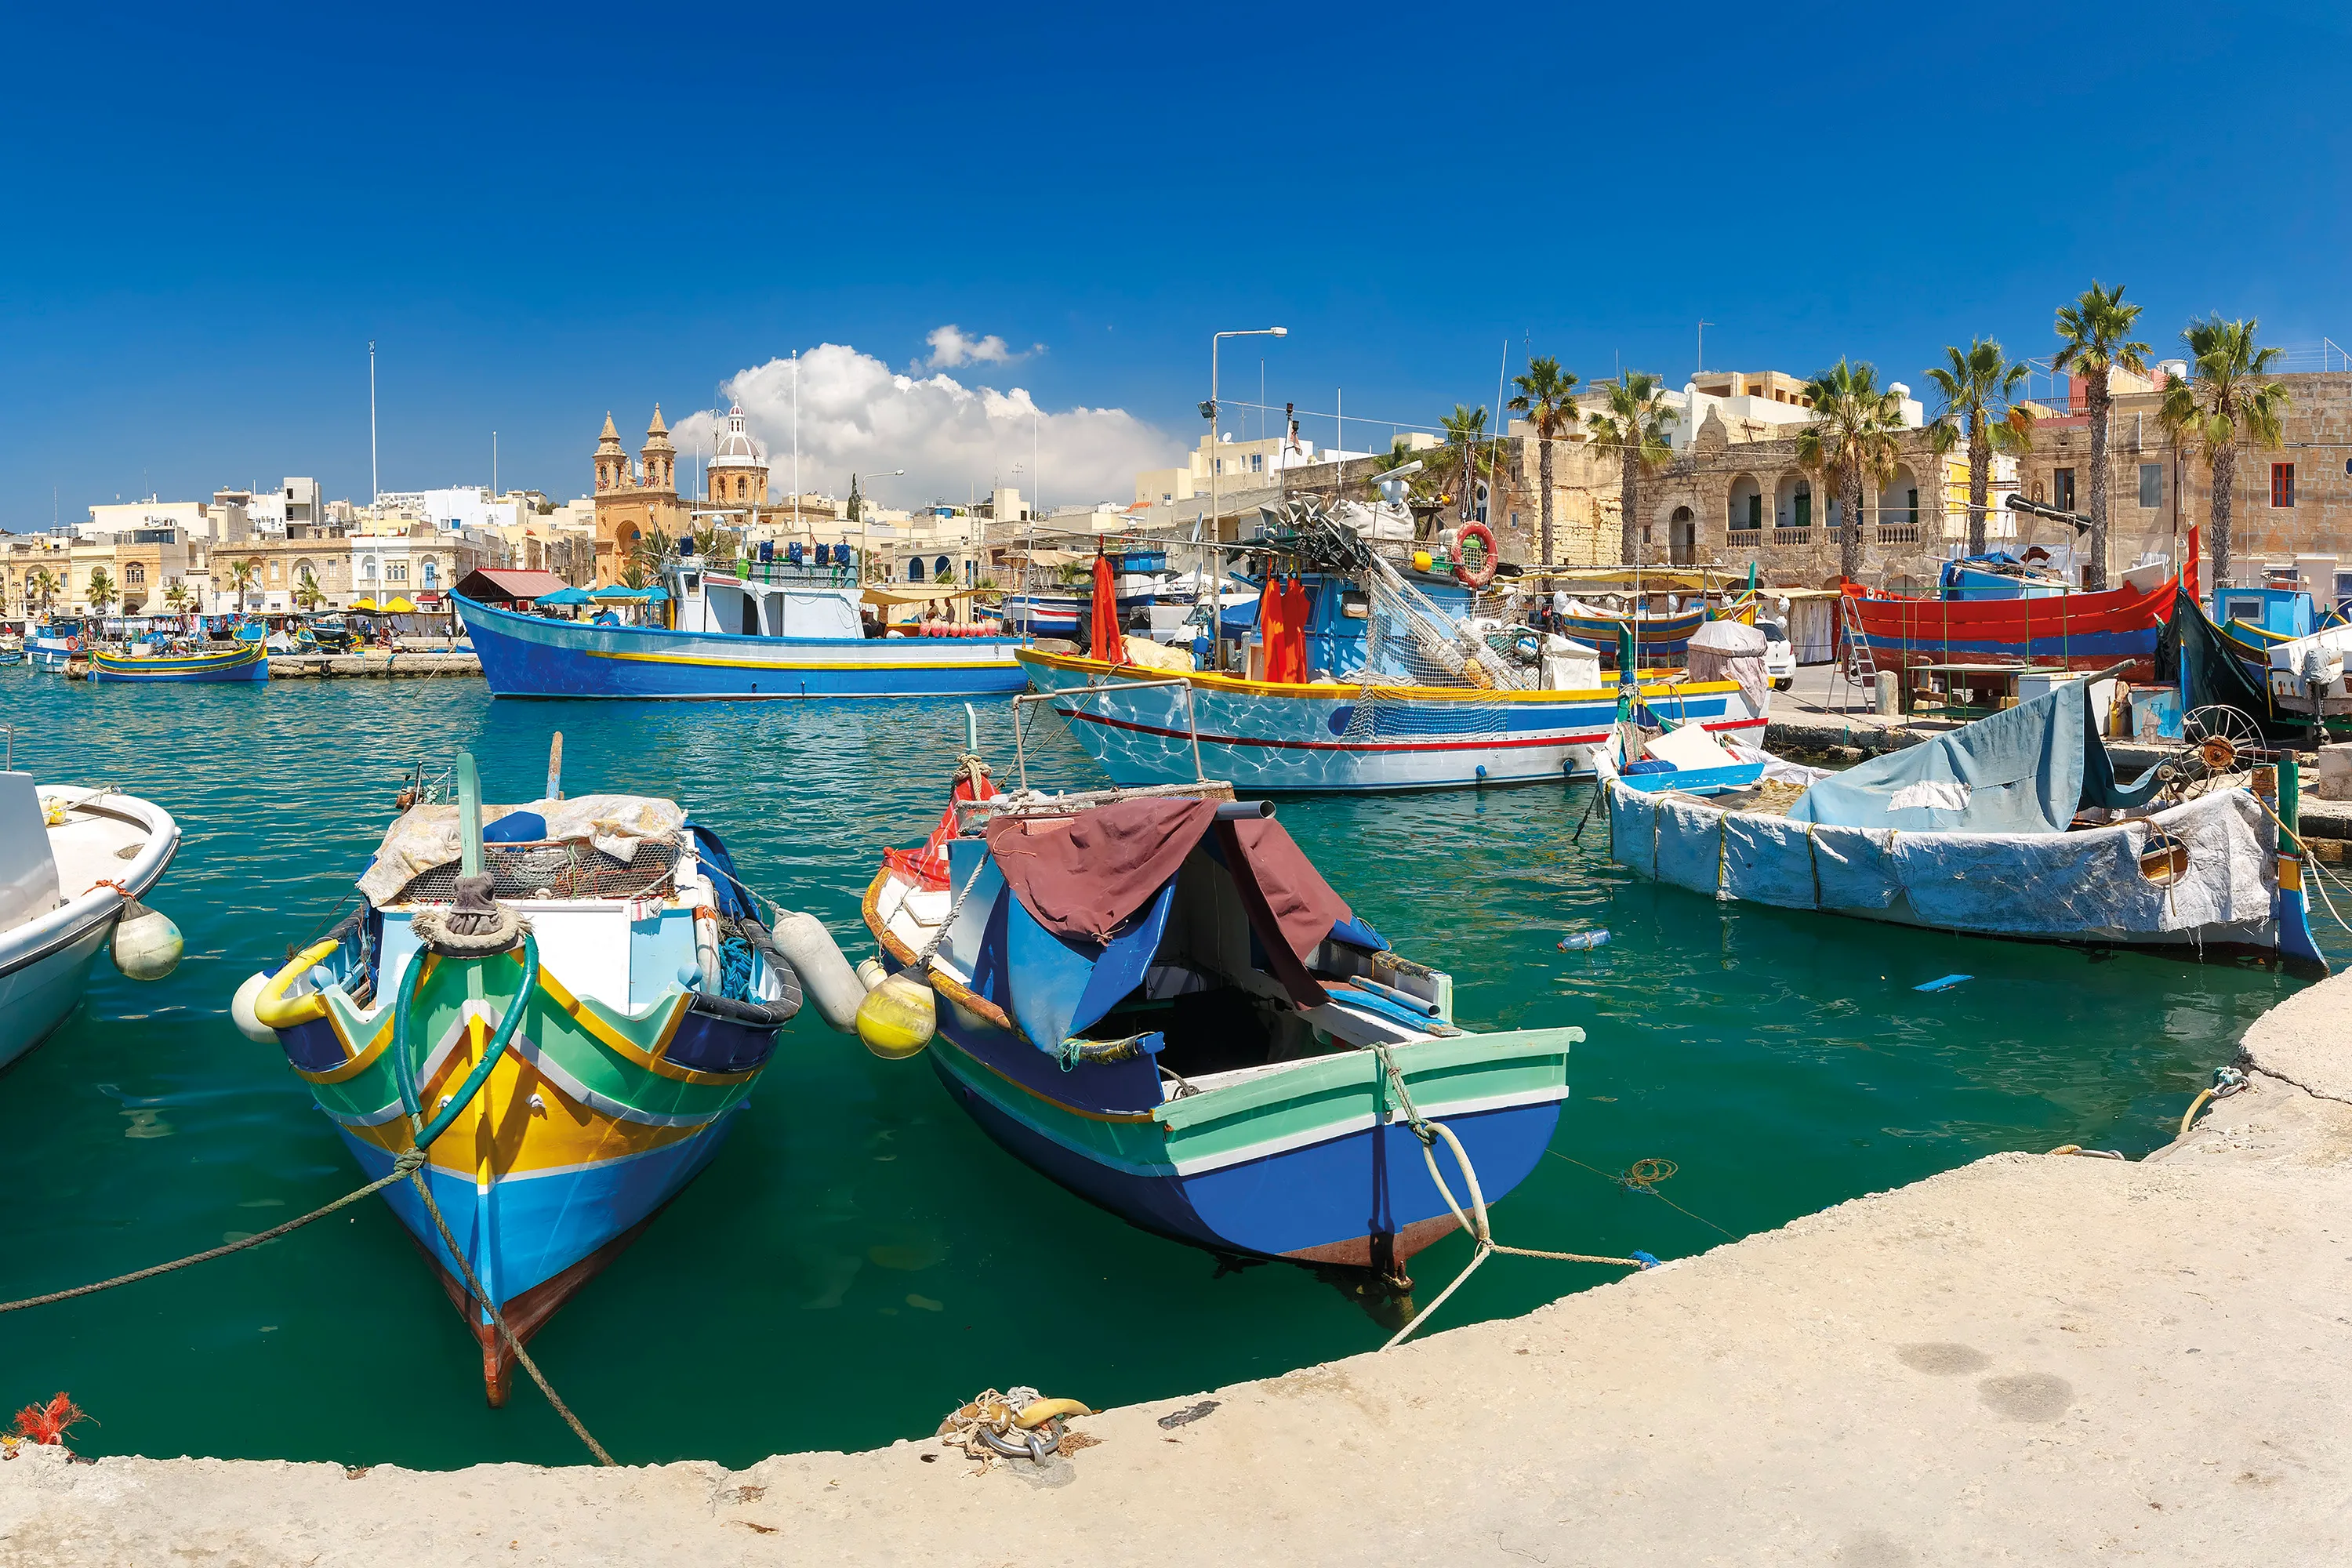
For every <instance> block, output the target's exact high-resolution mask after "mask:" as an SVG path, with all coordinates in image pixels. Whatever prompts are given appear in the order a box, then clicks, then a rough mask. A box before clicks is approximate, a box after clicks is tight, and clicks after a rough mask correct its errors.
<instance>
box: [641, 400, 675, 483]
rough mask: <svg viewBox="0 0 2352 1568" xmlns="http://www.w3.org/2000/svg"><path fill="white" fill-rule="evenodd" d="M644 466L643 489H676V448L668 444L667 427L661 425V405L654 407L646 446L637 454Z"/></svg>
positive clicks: (647, 429) (647, 432)
mask: <svg viewBox="0 0 2352 1568" xmlns="http://www.w3.org/2000/svg"><path fill="white" fill-rule="evenodd" d="M637 457H638V458H639V459H640V460H641V461H642V462H643V463H644V464H645V488H646V489H649V490H668V491H672V492H675V491H676V490H677V447H675V446H672V445H671V444H670V438H669V426H667V425H665V424H663V423H662V416H661V405H660V404H658V403H656V404H655V405H654V422H653V423H652V424H650V425H648V426H646V444H645V446H644V447H643V448H642V449H641V450H639V452H638V453H637Z"/></svg>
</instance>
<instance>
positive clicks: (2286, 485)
mask: <svg viewBox="0 0 2352 1568" xmlns="http://www.w3.org/2000/svg"><path fill="white" fill-rule="evenodd" d="M2271 505H2273V506H2293V505H2294V464H2293V463H2273V464H2272V465H2271Z"/></svg>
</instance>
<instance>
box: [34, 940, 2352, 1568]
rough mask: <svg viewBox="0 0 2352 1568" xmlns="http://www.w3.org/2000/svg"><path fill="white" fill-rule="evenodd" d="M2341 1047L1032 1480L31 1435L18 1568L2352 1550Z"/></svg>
mask: <svg viewBox="0 0 2352 1568" xmlns="http://www.w3.org/2000/svg"><path fill="white" fill-rule="evenodd" d="M2347 1046H2352V975H2347V976H2338V977H2337V978H2335V979H2332V980H2329V981H2326V982H2323V983H2322V984H2319V985H2317V986H2315V987H2312V988H2310V989H2307V990H2305V991H2303V992H2300V993H2298V994H2295V995H2294V996H2293V997H2291V998H2289V999H2288V1000H2287V1001H2285V1002H2284V1003H2282V1004H2281V1005H2278V1006H2277V1007H2275V1008H2273V1010H2272V1011H2271V1012H2269V1013H2268V1014H2266V1015H2265V1016H2263V1017H2262V1018H2261V1019H2260V1020H2258V1021H2257V1022H2256V1023H2255V1024H2254V1025H2253V1026H2252V1028H2251V1029H2249V1030H2248V1032H2247V1034H2246V1036H2245V1037H2244V1040H2243V1042H2242V1046H2241V1047H2240V1048H2239V1050H2238V1051H2237V1053H2236V1058H2237V1060H2238V1062H2239V1064H2240V1065H2241V1066H2242V1068H2244V1069H2245V1071H2246V1073H2247V1076H2248V1080H2249V1085H2250V1087H2249V1088H2248V1089H2246V1091H2245V1092H2242V1093H2240V1094H2237V1095H2235V1096H2233V1097H2231V1098H2229V1099H2226V1100H2218V1101H2215V1102H2214V1103H2213V1106H2212V1108H2211V1109H2210V1110H2209V1111H2207V1112H2206V1113H2205V1115H2204V1117H2203V1119H2202V1120H2201V1121H2200V1122H2199V1124H2198V1125H2197V1127H2196V1129H2195V1130H2194V1131H2192V1132H2190V1133H2189V1135H2188V1136H2187V1137H2186V1138H2185V1139H2183V1140H2181V1141H2180V1142H2176V1143H2173V1144H2171V1145H2169V1146H2168V1147H2166V1148H2165V1149H2162V1150H2160V1151H2158V1152H2157V1153H2155V1154H2153V1155H2151V1156H2150V1157H2149V1158H2148V1159H2147V1160H2146V1161H2144V1162H2127V1161H2116V1160H2105V1159H2096V1158H2078V1157H2072V1156H2055V1157H2053V1156H2051V1155H2048V1154H2045V1153H2041V1152H2013V1153H2004V1154H1997V1155H1993V1156H1991V1157H1990V1158H1987V1159H1983V1160H1979V1161H1977V1162H1976V1163H1972V1164H1969V1165H1966V1166H1963V1167H1961V1168H1959V1169H1958V1170H1954V1171H1949V1172H1946V1173H1943V1174H1940V1175H1937V1176H1934V1177H1930V1178H1929V1179H1927V1180H1926V1181H1922V1182H1918V1183H1916V1184H1912V1185H1909V1186H1906V1187H1902V1188H1898V1189H1895V1190H1894V1191H1891V1192H1885V1193H1880V1194H1873V1195H1870V1196H1866V1197H1861V1198H1856V1199H1854V1200H1853V1201H1851V1202H1848V1203H1844V1204H1841V1205H1836V1206H1834V1207H1832V1208H1830V1209H1827V1210H1824V1211H1822V1213H1820V1214H1815V1215H1807V1216H1804V1217H1802V1218H1800V1219H1797V1220H1794V1221H1792V1222H1790V1224H1789V1225H1787V1226H1782V1227H1781V1228H1780V1229H1779V1230H1775V1231H1769V1232H1765V1233H1761V1234H1759V1235H1756V1236H1752V1237H1748V1238H1747V1239H1745V1240H1742V1241H1739V1242H1736V1243H1732V1244H1728V1245H1726V1246H1722V1247H1717V1248H1715V1249H1713V1250H1712V1251H1710V1252H1707V1253H1705V1254H1703V1255H1700V1256H1698V1257H1696V1258H1686V1259H1683V1260H1681V1261H1679V1262H1676V1263H1673V1264H1670V1265H1668V1266H1667V1267H1665V1268H1661V1269H1658V1270H1655V1271H1653V1272H1650V1273H1646V1274H1641V1275H1636V1276H1633V1277H1632V1278H1629V1279H1623V1280H1622V1281H1620V1282H1617V1283H1613V1284H1608V1285H1604V1286H1601V1287H1600V1288H1598V1289H1586V1290H1583V1291H1581V1292H1580V1293H1578V1294H1575V1295H1570V1296H1566V1297H1563V1298H1562V1299H1560V1300H1557V1301H1554V1302H1553V1303H1551V1304H1550V1305H1549V1306H1546V1307H1543V1308H1541V1309H1539V1310H1537V1311H1535V1312H1533V1313H1530V1314H1529V1315H1528V1316H1526V1317H1524V1318H1519V1319H1513V1320H1506V1321H1495V1322H1487V1323H1480V1324H1475V1325H1473V1326H1469V1327H1465V1328H1459V1329H1454V1330H1452V1331H1444V1332H1433V1333H1432V1334H1431V1335H1430V1336H1429V1337H1428V1338H1427V1339H1425V1340H1423V1341H1421V1342H1415V1343H1412V1344H1410V1345H1408V1346H1406V1347H1405V1348H1404V1349H1402V1350H1401V1351H1399V1352H1394V1353H1392V1354H1389V1355H1385V1356H1373V1355H1358V1356H1352V1357H1349V1358H1348V1359H1345V1360H1341V1361H1336V1362H1332V1363H1328V1364H1324V1365H1320V1366H1312V1367H1307V1368H1305V1369H1302V1370H1300V1371H1297V1372H1294V1373H1289V1374H1287V1375H1286V1376H1282V1377H1275V1378H1268V1379H1265V1380H1262V1381H1257V1382H1251V1383H1244V1384H1234V1385H1232V1386H1230V1387H1226V1388H1221V1389H1215V1390H1210V1391H1205V1392H1203V1393H1187V1394H1181V1395H1177V1396H1172V1397H1170V1398H1168V1399H1164V1400H1158V1401H1154V1402H1152V1403H1150V1404H1147V1405H1136V1406H1130V1407H1127V1408H1122V1409H1117V1410H1112V1411H1108V1412H1107V1413H1105V1414H1104V1415H1099V1416H1097V1417H1094V1418H1091V1419H1086V1420H1081V1421H1079V1422H1078V1423H1077V1425H1076V1429H1077V1430H1079V1431H1082V1432H1084V1433H1086V1434H1087V1436H1088V1437H1090V1438H1092V1439H1093V1440H1094V1442H1093V1445H1092V1446H1090V1447H1086V1448H1084V1449H1083V1450H1082V1451H1080V1452H1078V1453H1076V1455H1075V1456H1074V1457H1072V1458H1066V1459H1056V1460H1055V1461H1054V1462H1052V1463H1050V1464H1049V1465H1047V1466H1046V1467H1045V1468H1042V1469H1041V1468H1037V1467H1034V1466H1033V1465H1030V1464H1028V1463H1027V1462H1025V1461H1023V1462H1003V1463H999V1464H998V1465H996V1466H995V1467H994V1468H992V1469H991V1470H990V1471H988V1472H987V1473H984V1474H979V1473H975V1467H974V1466H972V1465H971V1463H970V1462H968V1461H965V1460H963V1459H962V1458H960V1457H959V1456H958V1455H956V1454H955V1453H954V1452H952V1451H950V1450H948V1449H946V1448H944V1447H940V1445H939V1444H938V1443H937V1442H936V1441H934V1440H931V1439H929V1438H921V1439H909V1440H908V1441H904V1442H900V1443H898V1444H895V1445H893V1446H891V1447H887V1448H883V1449H878V1450H874V1451H870V1452H865V1453H856V1454H839V1453H809V1454H793V1455H786V1456H781V1457H778V1458H770V1459H766V1460H763V1461H761V1463H759V1464H756V1465H754V1466H752V1467H751V1468H748V1469H745V1470H741V1471H730V1470H728V1469H726V1468H724V1467H721V1466H719V1465H716V1464H709V1463H684V1464H668V1465H656V1466H650V1467H644V1468H624V1469H618V1470H598V1469H593V1468H537V1467H532V1466H527V1465H482V1466H476V1467H473V1468H467V1469H463V1470H457V1471H450V1472H419V1471H413V1470H404V1469H400V1468H394V1467H391V1466H379V1467H376V1468H373V1469H371V1470H367V1471H365V1472H363V1473H352V1472H347V1471H346V1470H345V1469H344V1468H343V1467H341V1466H340V1465H334V1464H315V1463H304V1464H294V1463H265V1462H248V1461H224V1460H216V1459H185V1458H182V1459H152V1458H105V1459H100V1460H98V1461H96V1462H95V1463H88V1462H79V1463H78V1462H73V1461H72V1460H71V1459H70V1458H68V1456H67V1455H66V1454H65V1453H64V1452H63V1451H62V1450H59V1449H35V1448H32V1447H24V1448H20V1449H19V1450H18V1454H17V1458H16V1459H14V1460H11V1461H9V1462H6V1463H0V1563H5V1564H12V1565H13V1564H16V1563H26V1564H30V1563H43V1564H80V1563H160V1562H172V1563H189V1564H210V1563H218V1564H237V1565H241V1568H242V1565H257V1568H258V1565H275V1564H297V1563H299V1564H341V1563H351V1564H365V1565H367V1568H394V1565H397V1564H407V1563H417V1564H426V1563H430V1564H435V1565H436V1568H438V1565H442V1564H449V1563H564V1564H602V1563H694V1564H698V1565H699V1564H709V1563H802V1562H813V1561H843V1562H856V1563H933V1562H938V1563H999V1562H1003V1563H1011V1562H1013V1561H1015V1560H1021V1561H1034V1560H1038V1559H1040V1558H1051V1559H1054V1560H1079V1561H1085V1562H1088V1563H1202V1562H1241V1563H1262V1562H1277V1561H1278V1562H1281V1563H1285V1564H1296V1563H1341V1562H1345V1563H1351V1564H1360V1563H1426V1562H1430V1561H1441V1562H1446V1563H1456V1562H1472V1563H1525V1562H1537V1563H1711V1562H1723V1563H1848V1564H1874V1565H1879V1568H1899V1565H1906V1564H1928V1563H1956V1562H1979V1561H1986V1562H1990V1561H1997V1560H1999V1561H2007V1560H2018V1561H2032V1562H2037V1563H2053V1562H2054V1563H2073V1562H2090V1561H2094V1560H2096V1561H2099V1562H2107V1561H2110V1560H2116V1559H2126V1560H2131V1561H2140V1562H2147V1563H2192V1562H2193V1563H2280V1562H2294V1563H2319V1562H2344V1561H2347V1560H2352V1508H2347V1504H2346V1502H2345V1499H2346V1498H2347V1496H2352V1424H2347V1422H2346V1421H2345V1420H2344V1419H2343V1416H2342V1406H2343V1400H2344V1397H2345V1394H2346V1392H2347V1370H2352V1049H2347ZM2230 1054H2231V1053H2230V1052H2229V1051H2228V1050H2227V1048H2226V1047H2223V1046H2221V1044H2220V1042H2218V1041H2217V1042H2216V1046H2215V1050H2214V1057H2215V1060H2216V1063H2217V1065H2218V1063H2219V1062H2220V1061H2221V1059H2223V1058H2226V1057H2228V1056H2230ZM2186 1101H2187V1091H2186V1090H2185V1089H2184V1093H2183V1104H2184V1107H2185V1105H2186ZM1509 1214H1510V1205H1508V1204H1507V1203H1506V1204H1504V1205H1501V1206H1500V1208H1498V1210H1497V1226H1498V1230H1500V1231H1501V1233H1502V1234H1503V1235H1504V1237H1505V1238H1506V1239H1508V1240H1513V1241H1517V1242H1519V1243H1521V1244H1524V1245H1532V1246H1553V1247H1557V1246H1565V1245H1572V1244H1573V1242H1574V1240H1575V1238H1574V1237H1528V1236H1520V1235H1517V1234H1514V1233H1513V1232H1512V1229H1511V1226H1510V1220H1509ZM1487 1267H1488V1268H1546V1269H1549V1268H1561V1267H1562V1266H1559V1265H1554V1264H1547V1263H1538V1262H1534V1261H1530V1260H1526V1259H1517V1258H1497V1259H1496V1260H1494V1261H1493V1262H1491V1263H1489V1264H1488V1265H1487ZM1578 1282H1579V1283H1580V1282H1581V1281H1578ZM1569 1283H1570V1279H1568V1278H1566V1277H1565V1275H1564V1277H1563V1279H1562V1284H1563V1287H1566V1286H1567V1285H1568V1284H1569ZM1140 1338H1141V1335H1140V1333H1139V1341H1140ZM126 1353H133V1352H131V1351H129V1350H126ZM555 1375H556V1376H557V1377H558V1379H559V1381H560V1379H561V1377H562V1373H561V1370H560V1369H556V1371H555ZM1005 1375H1008V1376H1020V1375H1024V1372H1023V1369H1020V1368H1009V1369H1007V1370H1006V1373H1005ZM20 1392H21V1391H20ZM350 1392H352V1394H354V1395H360V1394H362V1391H357V1390H354V1391H350ZM971 1392H972V1391H971V1390H969V1389H947V1388H943V1389H941V1390H940V1407H941V1409H942V1410H945V1409H946V1408H947V1407H948V1406H949V1405H951V1404H952V1403H953V1402H954V1401H955V1400H956V1399H958V1398H961V1397H964V1396H968V1395H969V1394H971ZM1052 1392H1054V1393H1057V1394H1074V1395H1076V1396H1079V1397H1084V1395H1085V1394H1086V1393H1087V1391H1086V1390H1085V1389H1055V1390H1053V1391H1052ZM1203 1400H1213V1401H1215V1408H1213V1409H1212V1410H1209V1411H1207V1412H1205V1413H1204V1414H1202V1415H1199V1416H1198V1418H1196V1419H1192V1420H1190V1421H1187V1422H1183V1423H1181V1424H1178V1425H1174V1426H1163V1425H1161V1424H1160V1423H1161V1418H1163V1417H1166V1416H1169V1415H1172V1414H1176V1413H1179V1412H1182V1411H1185V1410H1187V1409H1188V1408H1190V1407H1192V1406H1194V1405H1198V1404H1199V1403H1201V1402H1202V1401H1203ZM592 1418H593V1417H592ZM190 1420H191V1422H192V1423H195V1422H197V1421H199V1420H200V1413H197V1412H193V1411H192V1412H191V1413H190ZM600 1436H604V1438H605V1440H606V1441H607V1442H608V1443H610V1444H612V1445H613V1446H614V1447H617V1448H619V1449H621V1450H622V1451H623V1452H626V1451H627V1450H628V1448H629V1447H631V1446H632V1435H631V1434H629V1433H627V1432H625V1431H623V1432H603V1433H600ZM197 1440H201V1439H200V1434H199V1435H198V1437H197Z"/></svg>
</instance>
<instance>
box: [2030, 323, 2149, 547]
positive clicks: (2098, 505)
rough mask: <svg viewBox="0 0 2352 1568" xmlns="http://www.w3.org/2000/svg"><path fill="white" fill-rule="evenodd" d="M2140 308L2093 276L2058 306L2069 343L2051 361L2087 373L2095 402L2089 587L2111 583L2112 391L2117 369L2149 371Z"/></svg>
mask: <svg viewBox="0 0 2352 1568" xmlns="http://www.w3.org/2000/svg"><path fill="white" fill-rule="evenodd" d="M2138 320H2139V307H2138V306H2137V305H2126V304H2125V303H2124V286H2123V285H2122V284H2120V283H2118V284H2116V286H2115V287H2114V288H2112V289H2102V288H2100V287H2099V284H2098V280H2097V279H2092V281H2091V286H2090V288H2089V289H2085V290H2084V294H2083V297H2082V298H2081V299H2079V300H2075V301H2074V303H2073V304H2071V305H2061V306H2059V307H2058V341H2059V342H2060V343H2061V344H2063V347H2061V348H2060V349H2059V351H2058V355H2057V357H2056V358H2055V359H2053V360H2052V361H2051V362H2050V366H2051V368H2052V369H2053V370H2063V371H2067V372H2069V373H2076V374H2081V376H2082V377H2083V379H2084V382H2085V383H2087V384H2089V388H2090V405H2091V560H2090V563H2089V565H2087V566H2086V567H2084V572H2083V586H2084V587H2085V588H2104V587H2105V586H2106V585H2107V427H2108V420H2109V419H2110V417H2111V416H2113V414H2114V412H2115V405H2116V400H2115V397H2114V395H2113V394H2111V393H2110V392H2109V391H2108V390H2107V376H2108V373H2109V372H2111V371H2117V370H2124V371H2129V372H2131V373H2132V374H2135V375H2145V374H2147V344H2146V343H2136V342H2132V341H2131V330H2132V323H2133V322H2135V321H2138Z"/></svg>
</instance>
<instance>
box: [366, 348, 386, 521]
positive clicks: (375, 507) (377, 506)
mask: <svg viewBox="0 0 2352 1568" xmlns="http://www.w3.org/2000/svg"><path fill="white" fill-rule="evenodd" d="M368 516H369V518H370V519H374V518H378V517H381V516H383V486H382V484H381V482H380V481H379V480H378V479H377V478H376V466H375V340H374V339H373V338H370V339H369V340H368ZM371 531H373V530H371Z"/></svg>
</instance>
